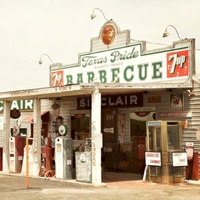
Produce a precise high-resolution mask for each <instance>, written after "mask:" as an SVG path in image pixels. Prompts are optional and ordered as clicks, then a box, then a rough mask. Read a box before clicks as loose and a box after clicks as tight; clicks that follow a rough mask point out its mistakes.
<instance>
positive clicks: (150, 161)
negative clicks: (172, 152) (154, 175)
mask: <svg viewBox="0 0 200 200" xmlns="http://www.w3.org/2000/svg"><path fill="white" fill-rule="evenodd" d="M145 163H146V165H149V166H161V153H160V152H145Z"/></svg>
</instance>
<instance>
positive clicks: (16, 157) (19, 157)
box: [9, 136, 24, 173]
mask: <svg viewBox="0 0 200 200" xmlns="http://www.w3.org/2000/svg"><path fill="white" fill-rule="evenodd" d="M9 147H10V148H9V154H10V172H15V173H20V172H21V169H22V161H23V155H24V151H23V150H24V137H22V136H14V137H10V140H9Z"/></svg>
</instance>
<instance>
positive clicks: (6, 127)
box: [3, 101, 10, 173]
mask: <svg viewBox="0 0 200 200" xmlns="http://www.w3.org/2000/svg"><path fill="white" fill-rule="evenodd" d="M3 105H4V109H3V172H5V173H8V172H9V137H10V101H4V102H3Z"/></svg>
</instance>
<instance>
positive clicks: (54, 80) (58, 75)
mask: <svg viewBox="0 0 200 200" xmlns="http://www.w3.org/2000/svg"><path fill="white" fill-rule="evenodd" d="M62 85H64V75H63V70H60V71H55V72H51V86H52V87H55V86H62Z"/></svg>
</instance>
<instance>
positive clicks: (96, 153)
mask: <svg viewBox="0 0 200 200" xmlns="http://www.w3.org/2000/svg"><path fill="white" fill-rule="evenodd" d="M91 133H92V183H93V184H101V182H102V178H101V177H102V174H101V148H102V134H101V93H99V89H98V87H97V86H95V90H94V92H93V93H92V120H91Z"/></svg>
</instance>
